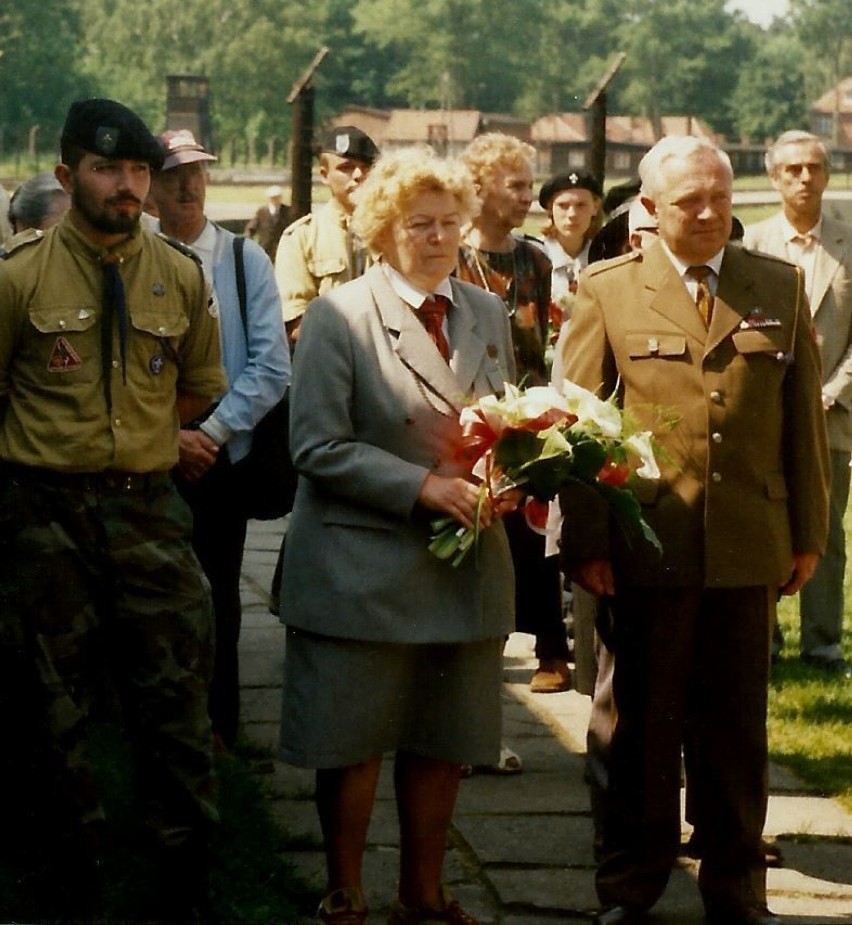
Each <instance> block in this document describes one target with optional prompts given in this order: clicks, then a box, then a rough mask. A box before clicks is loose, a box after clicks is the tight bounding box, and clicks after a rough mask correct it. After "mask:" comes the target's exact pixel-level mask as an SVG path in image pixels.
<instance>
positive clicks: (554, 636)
mask: <svg viewBox="0 0 852 925" xmlns="http://www.w3.org/2000/svg"><path fill="white" fill-rule="evenodd" d="M503 523H504V525H505V527H506V534H507V536H508V537H509V549H510V550H511V553H512V563H513V565H514V567H515V629H516V630H517V631H518V632H519V633H531V634H532V635H533V636H535V654H536V658H539V659H551V658H553V659H564V660H565V661H567V660H568V658H569V651H568V634H567V632H566V630H565V621H564V620H563V618H562V582H561V578H560V575H559V556H549V557H547V558H545V555H544V544H545V538H544V537H543V536H541V535H540V534H538V533H536V532H535V531H533V530H531V529H530V528H529V527H528V526H527V522H526V518H525V517H524V514H523V512H520V511H519V512H514V513H511V514H507V515H506V516H505V517H504V518H503Z"/></svg>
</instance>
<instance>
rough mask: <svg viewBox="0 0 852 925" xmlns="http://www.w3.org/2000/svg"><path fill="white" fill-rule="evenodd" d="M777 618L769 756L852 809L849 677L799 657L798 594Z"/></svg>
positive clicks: (850, 522)
mask: <svg viewBox="0 0 852 925" xmlns="http://www.w3.org/2000/svg"><path fill="white" fill-rule="evenodd" d="M850 540H852V506H850V509H849V511H847V514H846V543H847V547H849V543H850ZM850 578H852V575H850V573H849V572H848V571H847V581H846V615H847V620H846V625H845V627H844V637H843V651H844V655H845V656H846V659H847V660H848V661H850V662H852V630H850V626H849V619H848V615H849V613H850V610H852V587H850ZM779 621H780V623H781V628H782V629H783V631H784V649H783V651H782V653H781V660H780V661H779V663H778V664H777V665H775V666H774V668H773V670H772V684H771V686H770V691H769V750H770V757H771V759H772V760H773V761H776V762H778V764H781V765H784V766H785V767H787V768H789V769H790V770H791V771H793V773H794V774H796V775H797V776H798V777H799V778H800V780H801V781H802V782H803V783H804V784H806V785H807V787H808V788H809V789H810V790H812V791H813V792H814V793H819V794H821V795H824V796H830V797H835V798H837V799H838V800H839V802H840V803H841V804H842V805H843V806H844V807H845V808H846V809H847V810H849V811H850V812H852V683H850V682H849V681H844V680H839V679H837V678H832V677H831V676H830V675H826V674H824V673H823V672H821V671H819V670H818V669H816V668H811V667H809V666H807V665H803V664H802V663H801V662H800V661H799V659H798V657H797V656H798V651H799V617H798V600H790V599H789V598H784V599H783V600H782V602H781V605H780V607H779Z"/></svg>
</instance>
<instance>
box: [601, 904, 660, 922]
mask: <svg viewBox="0 0 852 925" xmlns="http://www.w3.org/2000/svg"><path fill="white" fill-rule="evenodd" d="M647 921H648V913H647V912H646V911H645V910H644V909H642V908H640V907H639V906H612V907H610V908H609V909H606V910H604V911H603V912H599V913H598V914H597V915H596V916H595V925H645V923H646V922H647Z"/></svg>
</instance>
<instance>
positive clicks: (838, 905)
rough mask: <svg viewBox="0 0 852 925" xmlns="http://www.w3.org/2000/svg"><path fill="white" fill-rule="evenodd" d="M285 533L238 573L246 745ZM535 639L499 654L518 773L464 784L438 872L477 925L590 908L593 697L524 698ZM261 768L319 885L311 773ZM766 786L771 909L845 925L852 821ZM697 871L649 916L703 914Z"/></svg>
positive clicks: (374, 838) (273, 628)
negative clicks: (589, 725) (588, 768)
mask: <svg viewBox="0 0 852 925" xmlns="http://www.w3.org/2000/svg"><path fill="white" fill-rule="evenodd" d="M282 532H283V525H282V523H281V522H280V521H274V522H270V523H253V524H251V525H250V530H249V537H248V543H247V548H246V559H245V567H244V569H243V601H244V607H245V611H244V623H243V634H242V642H241V644H240V655H241V670H242V685H243V716H244V728H245V731H246V734H247V735H248V737H249V739H250V740H251V741H253V742H254V743H256V744H258V745H261V746H265V747H268V748H270V749H273V750H274V749H275V746H276V741H277V734H278V714H279V710H280V678H281V663H282V657H283V642H284V637H283V627H282V626H281V624H280V623H279V622H278V620H277V618H275V617H273V616H270V615H269V612H268V603H269V585H270V580H271V576H272V570H273V568H274V565H275V560H276V557H277V551H278V546H279V543H280V538H281V535H282ZM531 643H532V638H531V637H529V636H524V635H522V634H518V633H516V634H514V635H513V636H512V637H511V638H510V640H509V644H508V646H507V649H506V658H505V679H506V684H505V694H504V725H505V739H506V741H507V743H508V744H509V745H511V746H512V747H513V748H514V749H515V750H516V751H517V752H518V753H519V754H520V755H521V756H522V757H523V760H524V772H523V773H522V774H520V775H517V776H514V777H495V776H487V775H475V776H474V777H472V778H470V779H468V780H465V781H463V782H462V788H461V794H460V798H459V802H458V807H457V810H456V815H455V821H454V826H453V831H452V833H451V849H450V852H449V855H448V860H447V865H446V877H445V879H446V882H447V883H448V885H449V886H450V889H451V890H452V892H453V893H454V894H455V896H456V897H457V898H458V899H459V900H460V901H461V902H462V904H463V905H464V906H465V907H466V908H468V909H469V911H470V912H471V913H473V914H474V915H476V916H477V917H478V918H480V919H481V920H482V921H483V922H486V923H502V925H535V923H542V925H544V923H547V922H564V923H572V922H577V923H579V922H588V921H589V920H590V918H591V915H592V913H593V911H594V910H595V908H596V905H597V902H596V897H595V892H594V882H593V866H592V854H591V841H592V827H591V819H590V815H589V803H588V796H587V792H586V787H585V784H584V783H583V751H584V748H585V728H586V721H587V718H588V711H589V699H588V698H587V697H583V696H581V695H579V694H576V693H575V692H573V691H569V692H567V693H564V694H549V695H541V694H539V695H533V694H530V693H529V688H528V686H527V685H528V682H529V678H530V676H531V674H532V670H533V666H534V659H533V657H532V645H531ZM265 770H266V771H267V772H268V773H267V774H266V784H267V786H268V790H269V795H270V802H271V806H272V810H273V813H274V814H275V816H276V817H277V818H278V819H279V820H280V821H281V824H282V826H284V827H285V828H286V829H287V831H288V832H289V833H290V835H291V836H295V837H296V839H297V841H296V842H295V844H297V845H298V848H294V849H291V850H288V852H287V854H286V857H285V859H286V861H287V862H289V863H290V864H292V865H293V866H294V867H295V868H296V869H297V870H298V871H299V872H300V873H301V874H302V875H303V877H304V878H306V879H307V880H308V881H309V882H311V883H315V884H316V887H317V893H318V894H319V892H320V890H321V889H322V886H323V858H322V853H321V851H320V845H321V841H320V833H319V825H318V823H317V820H316V813H315V811H314V806H313V802H312V790H313V774H312V773H311V772H308V771H302V770H298V769H295V768H290V767H288V766H287V765H284V764H282V763H280V762H278V761H275V762H273V763H272V764H271V765H270V766H267V767H266V768H265ZM389 770H390V769H389V768H385V769H383V774H382V780H381V783H380V790H379V799H378V801H377V805H376V811H375V814H374V819H373V825H372V828H371V830H370V836H369V850H368V852H367V855H366V858H365V882H366V888H367V893H368V900H369V902H370V905H371V908H372V909H373V911H374V913H375V915H373V916H371V920H372V921H375V922H381V921H383V919H384V917H385V916H384V913H386V910H387V906H388V904H389V903H390V900H391V898H392V897H393V895H394V890H395V880H396V869H397V861H398V842H397V835H396V820H395V815H394V806H393V799H392V792H391V786H390V773H388V772H389ZM770 786H771V790H772V796H771V798H770V805H769V819H768V823H767V834H768V835H772V836H776V837H777V838H778V839H779V842H780V844H781V846H782V848H783V851H784V857H785V864H786V866H785V867H784V868H782V869H779V870H770V871H769V891H770V897H769V903H770V907H771V908H772V909H773V910H774V911H775V912H776V913H778V914H779V915H781V916H782V917H783V918H784V921H785V923H786V922H789V923H791V925H793V923H796V925H805V923H810V925H833V923H844V922H846V923H852V816H850V815H849V814H848V813H846V812H844V810H843V809H842V808H841V807H840V806H839V805H838V804H837V803H835V802H833V801H831V800H826V799H820V798H817V797H813V796H808V795H807V794H806V793H805V792H804V790H803V788H802V786H801V785H800V784H799V782H798V781H797V780H796V779H795V778H794V777H793V776H792V775H791V774H790V773H789V772H787V771H784V770H783V769H779V768H774V767H773V768H772V769H771V773H770ZM695 875H696V869H695V865H694V864H692V863H691V862H690V863H684V864H683V865H682V866H680V867H678V868H677V869H676V870H675V872H674V874H673V876H672V879H671V881H670V884H669V887H668V890H667V891H666V894H665V896H664V897H663V898H662V900H661V901H660V902H659V903H658V904H657V906H656V907H655V909H654V914H653V917H652V921H653V922H655V923H659V925H701V923H703V921H704V918H703V914H702V911H701V902H700V899H699V896H698V890H697V887H696V884H695ZM310 913H311V910H306V918H308V919H309V918H310Z"/></svg>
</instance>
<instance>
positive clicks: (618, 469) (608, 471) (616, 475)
mask: <svg viewBox="0 0 852 925" xmlns="http://www.w3.org/2000/svg"><path fill="white" fill-rule="evenodd" d="M629 475H630V469H629V468H628V467H627V464H626V463H619V462H616V461H615V460H614V459H609V458H608V459H607V461H606V462H605V463H604V464H603V466H602V467H601V471H600V472H599V473H598V474H597V476H596V478H597V480H598V481H599V482H603V483H604V484H606V485H613V486H615V487H616V488H618V487H620V486H621V485H623V484H624V483H625V482H626V481H627V478H628V476H629Z"/></svg>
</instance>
